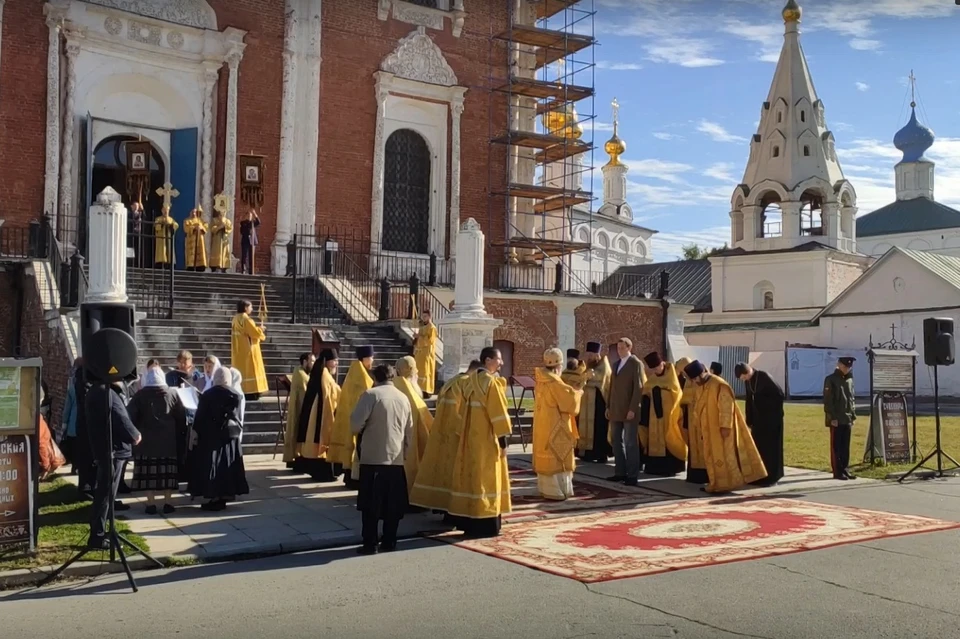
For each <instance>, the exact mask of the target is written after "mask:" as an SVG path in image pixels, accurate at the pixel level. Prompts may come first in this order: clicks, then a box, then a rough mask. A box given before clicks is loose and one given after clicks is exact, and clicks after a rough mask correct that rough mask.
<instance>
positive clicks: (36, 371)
mask: <svg viewBox="0 0 960 639" xmlns="http://www.w3.org/2000/svg"><path fill="white" fill-rule="evenodd" d="M39 393H40V360H38V359H7V358H3V359H0V435H30V436H35V435H36V434H37V428H38V426H39V422H38V421H37V419H38V417H39V415H38V411H39V407H40V399H39Z"/></svg>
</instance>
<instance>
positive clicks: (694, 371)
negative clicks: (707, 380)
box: [683, 359, 707, 379]
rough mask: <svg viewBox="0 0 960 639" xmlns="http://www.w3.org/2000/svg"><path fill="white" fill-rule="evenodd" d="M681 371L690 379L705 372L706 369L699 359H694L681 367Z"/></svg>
mask: <svg viewBox="0 0 960 639" xmlns="http://www.w3.org/2000/svg"><path fill="white" fill-rule="evenodd" d="M683 372H684V373H686V374H687V377H689V378H690V379H696V378H698V377H700V376H701V375H703V374H704V373H705V372H707V369H705V368H704V367H703V364H701V363H700V360H699V359H695V360H693V361H692V362H690V363H689V364H687V366H686V368H684V369H683Z"/></svg>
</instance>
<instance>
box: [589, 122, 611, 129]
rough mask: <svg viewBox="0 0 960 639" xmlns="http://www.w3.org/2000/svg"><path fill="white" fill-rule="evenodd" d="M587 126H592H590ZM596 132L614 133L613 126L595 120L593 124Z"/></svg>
mask: <svg viewBox="0 0 960 639" xmlns="http://www.w3.org/2000/svg"><path fill="white" fill-rule="evenodd" d="M587 126H590V125H589V124H588V125H587ZM593 130H594V131H613V124H612V123H610V122H598V121H596V120H594V122H593Z"/></svg>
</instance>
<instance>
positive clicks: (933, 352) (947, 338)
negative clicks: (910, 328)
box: [923, 317, 956, 366]
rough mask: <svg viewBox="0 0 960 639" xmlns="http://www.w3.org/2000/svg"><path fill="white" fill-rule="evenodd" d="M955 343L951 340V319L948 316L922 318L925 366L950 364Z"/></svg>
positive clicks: (953, 356) (953, 355) (953, 357)
mask: <svg viewBox="0 0 960 639" xmlns="http://www.w3.org/2000/svg"><path fill="white" fill-rule="evenodd" d="M955 350H956V345H955V344H954V341H953V320H952V319H950V318H949V317H928V318H927V319H925V320H923V363H924V364H926V365H927V366H952V365H953V361H954V359H955V352H954V351H955Z"/></svg>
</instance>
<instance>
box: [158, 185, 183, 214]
mask: <svg viewBox="0 0 960 639" xmlns="http://www.w3.org/2000/svg"><path fill="white" fill-rule="evenodd" d="M157 195H159V196H160V197H162V198H163V206H164V208H166V209H169V208H170V204H171V203H172V201H173V200H171V198H175V197H180V191H178V190H176V189H175V188H173V185H172V184H170V183H169V182H166V183H164V185H163V186H162V187H160V188H159V189H157Z"/></svg>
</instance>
